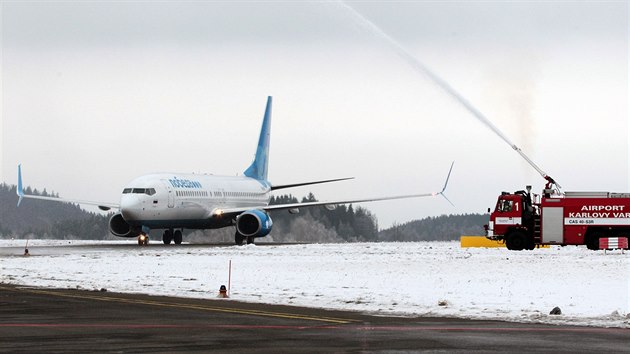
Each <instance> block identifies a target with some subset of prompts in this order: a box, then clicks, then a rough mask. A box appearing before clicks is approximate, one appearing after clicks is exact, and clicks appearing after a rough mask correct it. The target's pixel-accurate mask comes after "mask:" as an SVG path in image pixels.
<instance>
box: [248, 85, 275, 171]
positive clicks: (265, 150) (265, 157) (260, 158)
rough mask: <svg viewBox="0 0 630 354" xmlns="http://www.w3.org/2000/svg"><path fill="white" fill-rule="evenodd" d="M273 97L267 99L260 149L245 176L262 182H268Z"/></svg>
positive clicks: (259, 142)
mask: <svg viewBox="0 0 630 354" xmlns="http://www.w3.org/2000/svg"><path fill="white" fill-rule="evenodd" d="M271 103H272V98H271V96H269V97H267V108H266V109H265V117H264V118H263V122H262V128H261V129H260V138H258V147H257V148H256V157H255V158H254V162H252V164H251V165H250V166H249V167H248V168H247V169H246V170H245V173H244V174H245V176H247V177H250V178H255V179H257V180H260V181H266V180H267V170H268V166H269V139H270V136H271Z"/></svg>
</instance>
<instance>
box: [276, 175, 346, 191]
mask: <svg viewBox="0 0 630 354" xmlns="http://www.w3.org/2000/svg"><path fill="white" fill-rule="evenodd" d="M349 179H354V177H346V178H336V179H327V180H324V181H314V182H303V183H294V184H282V185H277V186H271V190H272V191H274V190H276V189H284V188H294V187H301V186H310V185H312V184H320V183H330V182H339V181H346V180H349Z"/></svg>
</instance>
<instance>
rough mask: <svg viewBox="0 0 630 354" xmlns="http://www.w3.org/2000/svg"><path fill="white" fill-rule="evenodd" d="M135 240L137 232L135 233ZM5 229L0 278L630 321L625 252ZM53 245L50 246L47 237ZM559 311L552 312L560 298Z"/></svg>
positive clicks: (266, 299) (303, 302)
mask: <svg viewBox="0 0 630 354" xmlns="http://www.w3.org/2000/svg"><path fill="white" fill-rule="evenodd" d="M134 242H135V241H134ZM24 244H25V241H24V240H14V241H8V240H4V241H3V240H0V247H1V248H0V282H3V283H11V284H21V285H33V286H43V287H59V288H79V289H90V290H91V289H100V288H106V289H108V290H109V291H116V292H131V293H145V294H154V295H171V296H183V297H198V298H211V297H216V294H217V292H218V289H219V286H220V285H222V284H225V285H227V284H228V263H229V261H230V260H231V262H232V281H231V294H230V295H231V298H232V299H234V300H239V301H248V302H262V303H272V304H284V305H297V306H308V307H319V308H330V309H345V310H354V311H362V312H369V313H373V314H383V315H399V316H448V317H460V318H474V319H496V320H508V321H519V322H543V323H558V324H559V323H562V324H574V325H591V326H614V327H626V328H630V315H629V313H630V299H629V298H630V296H629V293H630V280H629V278H630V254H629V253H628V252H626V254H621V252H620V251H614V252H608V254H604V252H603V251H597V252H594V251H589V250H587V249H585V248H582V247H552V248H550V249H537V250H534V251H523V252H512V251H508V250H506V249H482V248H479V249H462V248H460V247H459V243H456V242H418V243H360V244H321V245H291V246H254V245H249V246H243V247H236V246H231V247H208V246H197V245H185V246H183V247H174V246H171V247H164V246H157V247H155V246H154V247H127V246H125V245H132V244H133V242H131V241H116V242H95V241H43V240H41V241H40V240H32V241H30V243H29V249H30V251H31V254H32V255H31V256H30V257H23V256H22V255H21V249H20V248H19V247H24ZM50 245H52V246H56V247H43V246H50ZM556 306H558V307H560V308H561V309H562V315H559V316H551V315H549V312H550V311H551V310H552V309H553V308H554V307H556Z"/></svg>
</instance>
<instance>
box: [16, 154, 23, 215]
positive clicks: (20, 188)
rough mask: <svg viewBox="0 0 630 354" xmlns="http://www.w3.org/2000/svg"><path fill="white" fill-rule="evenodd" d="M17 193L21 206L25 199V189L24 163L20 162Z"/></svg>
mask: <svg viewBox="0 0 630 354" xmlns="http://www.w3.org/2000/svg"><path fill="white" fill-rule="evenodd" d="M17 195H18V197H19V198H18V203H17V206H18V207H19V206H20V203H22V199H24V190H23V189H22V164H18V185H17Z"/></svg>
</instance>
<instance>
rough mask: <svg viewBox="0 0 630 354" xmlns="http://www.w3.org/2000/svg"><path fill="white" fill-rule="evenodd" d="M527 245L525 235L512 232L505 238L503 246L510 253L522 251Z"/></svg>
mask: <svg viewBox="0 0 630 354" xmlns="http://www.w3.org/2000/svg"><path fill="white" fill-rule="evenodd" d="M526 245H527V239H526V238H525V234H524V233H522V232H520V231H514V232H512V233H510V234H509V235H508V236H507V240H506V242H505V246H506V247H507V249H509V250H512V251H522V250H523V249H524V248H525V247H526Z"/></svg>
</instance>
